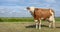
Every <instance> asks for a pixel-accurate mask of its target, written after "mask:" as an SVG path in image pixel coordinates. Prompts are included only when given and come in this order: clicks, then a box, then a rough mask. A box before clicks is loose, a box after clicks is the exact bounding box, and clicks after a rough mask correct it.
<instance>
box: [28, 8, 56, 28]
mask: <svg viewBox="0 0 60 32" xmlns="http://www.w3.org/2000/svg"><path fill="white" fill-rule="evenodd" d="M27 10H29V11H30V13H31V14H32V16H33V17H34V21H35V23H36V29H37V28H38V25H39V29H41V20H48V22H49V27H51V25H52V23H53V28H55V18H54V16H55V13H54V11H53V10H52V9H42V8H35V7H27Z"/></svg>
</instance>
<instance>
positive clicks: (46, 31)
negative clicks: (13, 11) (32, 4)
mask: <svg viewBox="0 0 60 32" xmlns="http://www.w3.org/2000/svg"><path fill="white" fill-rule="evenodd" d="M55 19H56V28H55V29H53V28H49V27H48V22H44V21H43V22H42V29H41V30H39V29H35V23H34V21H33V18H0V32H60V18H55Z"/></svg>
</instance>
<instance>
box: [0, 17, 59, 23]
mask: <svg viewBox="0 0 60 32" xmlns="http://www.w3.org/2000/svg"><path fill="white" fill-rule="evenodd" d="M55 20H56V21H60V17H56V18H55ZM33 21H34V19H33V18H32V17H22V18H18V17H17V18H16V17H15V18H14V17H11V18H8V17H5V18H4V17H0V22H33Z"/></svg>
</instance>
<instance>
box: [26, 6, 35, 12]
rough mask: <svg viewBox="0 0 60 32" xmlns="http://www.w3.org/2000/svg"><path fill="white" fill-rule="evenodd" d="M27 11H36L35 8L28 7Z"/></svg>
mask: <svg viewBox="0 0 60 32" xmlns="http://www.w3.org/2000/svg"><path fill="white" fill-rule="evenodd" d="M27 10H29V11H32V12H33V11H34V10H35V7H27Z"/></svg>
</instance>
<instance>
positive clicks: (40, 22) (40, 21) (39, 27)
mask: <svg viewBox="0 0 60 32" xmlns="http://www.w3.org/2000/svg"><path fill="white" fill-rule="evenodd" d="M39 29H41V20H39Z"/></svg>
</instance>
